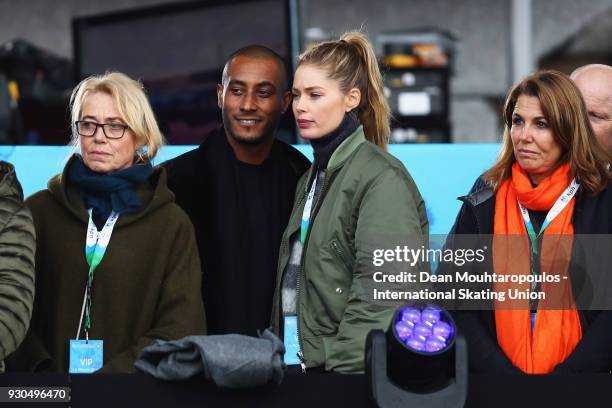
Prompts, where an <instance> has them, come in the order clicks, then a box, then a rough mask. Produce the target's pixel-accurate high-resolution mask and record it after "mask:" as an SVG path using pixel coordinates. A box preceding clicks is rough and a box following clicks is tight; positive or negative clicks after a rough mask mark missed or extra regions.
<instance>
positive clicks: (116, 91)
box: [70, 72, 164, 162]
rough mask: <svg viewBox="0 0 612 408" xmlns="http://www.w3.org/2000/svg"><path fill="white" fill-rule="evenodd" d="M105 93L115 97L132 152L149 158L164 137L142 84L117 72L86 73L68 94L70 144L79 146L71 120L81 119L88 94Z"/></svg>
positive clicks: (157, 148)
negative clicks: (130, 137)
mask: <svg viewBox="0 0 612 408" xmlns="http://www.w3.org/2000/svg"><path fill="white" fill-rule="evenodd" d="M95 92H105V93H107V94H109V95H110V96H111V97H112V98H113V99H114V100H115V106H116V108H117V111H118V112H119V115H121V118H122V119H123V120H124V121H125V124H126V125H128V126H129V127H130V131H131V132H132V133H133V134H134V137H135V141H136V146H138V149H137V150H136V152H135V153H136V155H137V156H138V158H139V159H141V160H142V161H144V162H150V161H152V160H153V158H154V157H155V155H156V154H157V151H158V150H159V148H160V147H161V146H162V145H163V144H164V137H163V135H162V134H161V132H160V130H159V126H158V125H157V120H155V114H154V113H153V109H151V105H150V104H149V100H148V99H147V96H146V95H145V91H144V87H143V86H142V83H140V82H139V81H135V80H133V79H131V78H130V77H128V76H127V75H125V74H122V73H121V72H107V73H105V74H104V75H95V76H90V77H89V78H85V79H84V80H82V81H81V82H80V83H79V84H78V85H77V86H76V87H75V88H74V90H73V91H72V95H71V96H70V116H71V122H72V123H71V128H72V137H71V140H70V144H71V145H72V146H74V147H75V148H78V146H79V133H78V132H77V130H76V126H75V124H74V123H75V122H76V121H78V120H80V119H81V111H82V108H83V103H84V102H85V98H87V96H88V95H90V94H92V93H95Z"/></svg>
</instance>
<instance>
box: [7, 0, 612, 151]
mask: <svg viewBox="0 0 612 408" xmlns="http://www.w3.org/2000/svg"><path fill="white" fill-rule="evenodd" d="M351 29H361V30H362V31H363V32H365V33H366V34H367V35H368V36H369V37H370V39H371V40H372V42H373V44H375V47H376V51H377V54H378V57H379V59H380V63H381V66H382V68H383V72H384V75H385V84H386V93H387V97H388V98H389V103H390V106H391V108H392V111H393V115H394V120H393V132H392V141H393V142H395V143H495V142H498V141H499V139H500V136H501V129H502V124H501V122H500V117H501V115H500V112H501V105H502V103H503V99H504V96H505V94H506V92H507V91H508V89H509V88H510V87H511V85H512V84H513V83H514V82H515V81H517V80H518V79H519V78H522V77H524V76H525V75H527V74H528V73H530V72H532V71H533V70H535V69H538V68H553V69H558V70H561V71H563V72H566V73H568V74H569V73H570V72H571V71H572V70H573V69H574V68H575V67H577V66H580V65H583V64H586V63H604V64H611V63H612V41H610V38H612V0H589V1H581V0H555V1H548V0H462V1H457V0H429V1H422V0H386V1H378V2H374V1H366V0H350V1H349V0H335V1H324V0H227V1H206V0H201V1H182V0H104V1H100V0H54V1H48V0H0V144H6V145H23V144H26V145H39V144H40V145H64V144H66V143H67V142H68V139H69V120H68V115H67V105H68V98H69V95H70V91H71V90H72V88H73V87H74V85H75V84H76V83H77V82H78V81H79V80H80V79H82V78H84V77H85V76H88V75H91V74H96V73H103V72H105V71H106V70H110V69H113V70H120V71H123V72H125V73H127V74H128V75H130V76H132V77H134V78H138V79H141V80H142V81H143V82H144V84H145V87H146V88H147V92H148V94H149V97H150V99H151V102H152V105H153V107H154V110H155V113H156V115H157V117H158V119H159V121H160V123H161V125H162V128H163V131H164V134H165V135H166V137H167V139H168V142H169V143H170V144H177V145H185V144H197V143H199V141H200V140H201V138H202V137H203V136H204V135H205V134H206V133H207V132H209V131H210V130H211V129H213V128H215V127H216V126H217V125H218V124H219V123H220V121H221V116H220V113H219V109H218V108H217V104H216V94H215V85H216V84H217V82H218V81H219V79H220V76H221V69H222V66H223V63H224V62H225V60H226V58H227V57H228V56H229V55H230V54H231V53H232V52H233V51H235V50H236V49H238V48H240V47H242V46H244V45H248V44H252V43H259V44H264V45H267V46H269V47H271V48H273V49H274V50H276V51H277V52H278V53H279V54H280V55H281V56H283V57H284V58H285V59H286V61H287V64H288V66H289V67H292V65H293V64H294V62H295V58H296V56H297V55H298V54H299V52H300V51H302V50H303V49H305V47H307V46H308V45H309V44H311V43H313V42H317V41H322V40H327V39H336V38H337V37H338V36H339V35H340V34H342V33H343V32H344V31H347V30H351ZM290 69H291V70H293V68H290ZM280 137H281V138H282V139H284V140H285V141H288V142H291V143H296V142H299V140H298V139H297V138H296V132H295V129H294V126H293V119H292V118H291V117H290V115H287V117H285V118H284V123H283V126H282V130H281V132H280Z"/></svg>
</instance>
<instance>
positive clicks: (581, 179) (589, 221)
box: [451, 71, 612, 374]
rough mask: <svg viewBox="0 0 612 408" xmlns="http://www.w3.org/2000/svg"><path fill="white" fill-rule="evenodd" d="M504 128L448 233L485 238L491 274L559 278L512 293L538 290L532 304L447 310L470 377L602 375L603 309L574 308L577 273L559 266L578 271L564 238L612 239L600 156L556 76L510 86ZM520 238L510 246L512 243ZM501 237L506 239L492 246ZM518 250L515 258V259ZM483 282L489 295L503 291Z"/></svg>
mask: <svg viewBox="0 0 612 408" xmlns="http://www.w3.org/2000/svg"><path fill="white" fill-rule="evenodd" d="M504 123H505V130H504V137H503V142H502V149H501V152H500V154H499V157H498V158H497V161H496V162H495V164H494V165H493V167H491V168H490V169H489V170H487V171H486V172H485V173H484V174H483V175H482V176H481V177H479V178H478V179H477V180H476V183H475V185H474V186H473V187H472V190H471V192H470V194H469V195H467V196H465V197H460V200H461V201H463V205H462V207H461V210H460V212H459V215H458V216H457V220H456V221H455V225H454V226H453V228H452V230H451V234H481V236H487V235H489V234H495V235H493V262H492V265H489V267H490V268H492V270H493V272H495V273H497V274H500V275H520V274H523V275H530V274H534V275H535V276H537V275H539V274H540V272H542V271H544V272H548V273H549V274H551V275H559V276H564V277H567V278H568V279H562V280H561V282H560V283H554V282H553V283H550V284H549V283H539V284H537V286H535V287H533V286H530V284H526V285H523V286H521V287H520V288H519V289H520V290H523V291H524V290H525V289H529V290H533V291H535V292H543V293H545V294H546V297H545V299H544V300H540V301H538V302H535V301H531V302H530V301H529V300H525V301H522V302H519V303H511V304H506V305H504V304H503V302H502V303H500V302H496V303H495V304H494V306H493V305H492V308H491V310H486V311H485V310H481V311H457V312H454V315H455V319H456V321H457V324H458V326H459V329H460V330H461V331H462V332H463V333H464V335H465V336H466V338H467V341H468V348H469V351H470V352H469V359H470V362H469V364H470V370H471V371H472V372H478V373H490V372H508V373H528V374H544V373H552V372H555V373H560V372H609V371H610V369H611V368H612V330H610V327H612V312H610V311H594V310H578V307H577V306H579V305H577V304H576V301H575V296H576V294H577V293H574V291H575V290H576V286H575V285H574V283H576V281H580V280H581V279H582V278H583V277H580V276H578V275H577V274H578V273H582V274H583V273H584V272H581V269H580V268H578V270H577V271H574V270H573V269H574V268H571V267H569V265H570V263H571V264H572V265H578V266H579V267H580V266H581V265H584V264H585V259H584V256H585V255H584V254H581V253H580V252H576V248H573V249H572V243H573V242H574V241H575V240H574V234H610V233H612V192H611V191H610V188H609V186H610V177H611V174H610V171H609V169H608V168H607V163H609V162H610V156H609V155H608V154H607V152H606V151H605V150H604V149H603V148H602V147H601V146H600V144H598V143H597V142H596V139H595V135H594V132H593V130H592V128H591V126H590V124H589V120H588V116H587V111H586V108H585V104H584V102H583V99H582V97H581V96H580V92H579V90H578V89H577V88H576V85H575V84H574V83H573V82H572V81H571V80H570V79H569V77H568V76H566V75H565V74H562V73H560V72H556V71H539V72H536V73H534V74H533V75H530V76H528V77H527V78H525V79H524V80H522V81H521V82H520V83H519V84H518V85H516V86H515V87H514V88H513V89H512V90H511V91H510V93H509V95H508V97H507V99H506V102H505V107H504ZM523 208H524V209H525V213H524V214H523V213H522V209H523ZM528 227H529V230H528ZM542 230H543V231H542ZM520 235H522V236H523V237H524V239H522V240H521V241H520V242H517V241H518V240H516V239H515V238H512V237H513V236H514V237H516V236H520ZM504 236H505V237H508V240H506V241H502V240H500V237H504ZM560 236H562V237H563V238H562V239H558V237H560ZM513 239H515V241H511V240H513ZM518 248H520V249H521V250H523V249H524V252H523V253H522V255H523V256H516V253H517V252H515V251H516V250H518ZM530 253H531V255H530ZM496 254H497V255H496ZM500 254H501V255H500ZM564 254H569V256H571V259H568V255H564ZM591 255H593V256H601V255H602V254H591ZM506 256H507V258H506ZM553 261H554V262H553ZM487 270H489V271H491V269H487ZM472 272H473V273H480V272H475V271H472ZM536 282H537V280H536ZM493 285H494V286H493V289H494V290H496V291H502V290H506V289H507V288H508V287H509V286H508V285H505V284H501V283H495V284H493Z"/></svg>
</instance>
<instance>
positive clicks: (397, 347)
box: [365, 304, 468, 408]
mask: <svg viewBox="0 0 612 408" xmlns="http://www.w3.org/2000/svg"><path fill="white" fill-rule="evenodd" d="M405 323H406V324H405ZM434 329H436V330H434ZM442 340H444V341H442ZM365 362H366V375H367V376H368V379H369V380H370V387H371V392H372V398H373V399H374V401H375V402H376V403H377V405H378V406H379V407H382V408H387V407H404V406H418V407H431V408H433V407H463V406H464V404H465V400H466V397H467V381H468V363H467V345H466V342H465V339H464V338H463V337H462V336H461V335H459V334H458V333H457V330H456V326H455V323H454V321H453V319H452V317H451V315H450V314H449V313H448V312H447V311H445V310H443V309H441V308H439V307H437V306H435V305H431V304H422V305H414V304H408V305H405V306H403V307H401V308H399V309H398V310H397V311H396V312H395V314H394V316H393V319H392V320H391V324H390V325H389V329H387V332H386V333H385V332H383V331H382V330H372V331H371V332H370V333H369V334H368V337H367V339H366V355H365Z"/></svg>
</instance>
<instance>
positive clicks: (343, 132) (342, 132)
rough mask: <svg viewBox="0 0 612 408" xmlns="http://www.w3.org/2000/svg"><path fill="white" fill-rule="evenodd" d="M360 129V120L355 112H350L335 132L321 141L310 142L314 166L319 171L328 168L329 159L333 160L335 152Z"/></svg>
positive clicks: (320, 139)
mask: <svg viewBox="0 0 612 408" xmlns="http://www.w3.org/2000/svg"><path fill="white" fill-rule="evenodd" d="M358 127H359V118H358V117H357V113H356V112H355V111H350V112H348V113H347V114H346V115H344V119H342V122H341V123H340V126H338V127H337V128H336V130H334V131H333V132H331V133H329V134H327V135H325V136H323V137H322V138H319V139H313V140H311V141H310V144H311V145H312V149H313V153H314V164H316V165H317V166H318V168H319V169H325V168H327V164H328V163H329V159H331V157H332V154H334V151H336V149H337V148H338V146H340V145H341V144H342V142H344V140H345V139H346V138H347V137H349V136H350V135H351V134H353V132H355V130H356V129H357V128H358Z"/></svg>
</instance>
